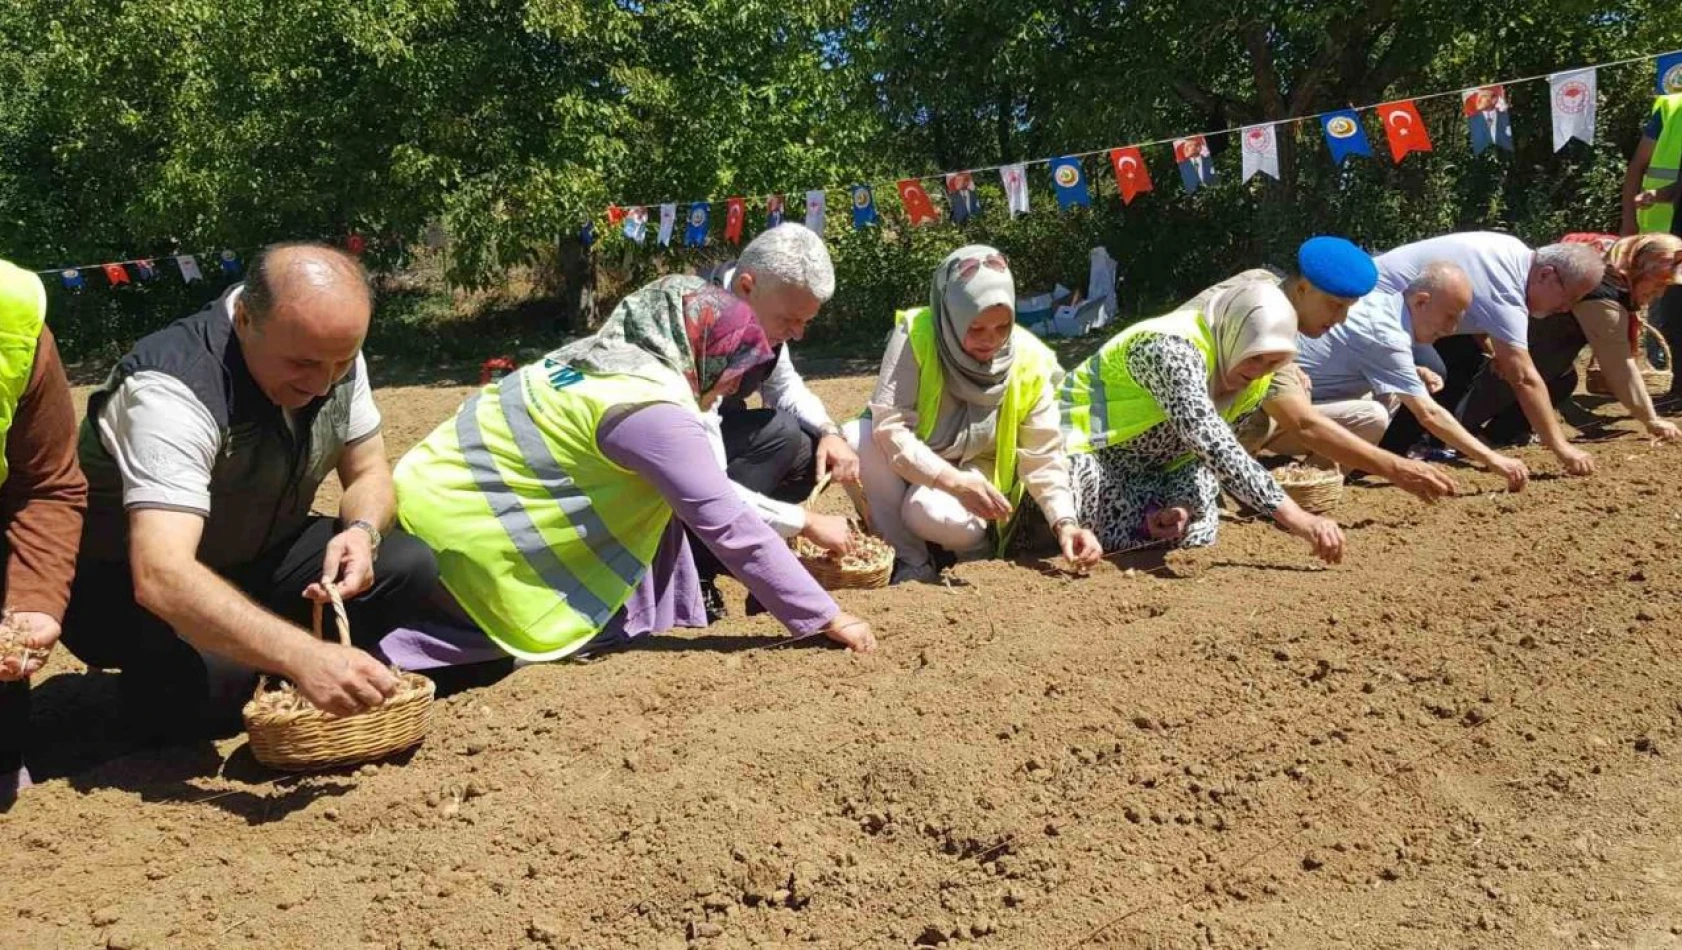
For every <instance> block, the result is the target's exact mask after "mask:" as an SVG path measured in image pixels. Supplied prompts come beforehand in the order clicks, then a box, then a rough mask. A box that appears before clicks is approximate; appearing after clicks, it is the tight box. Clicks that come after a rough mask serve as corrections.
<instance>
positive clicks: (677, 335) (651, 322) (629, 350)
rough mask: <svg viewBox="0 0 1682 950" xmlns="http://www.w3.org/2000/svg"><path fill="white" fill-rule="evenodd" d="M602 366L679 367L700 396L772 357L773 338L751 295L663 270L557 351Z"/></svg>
mask: <svg viewBox="0 0 1682 950" xmlns="http://www.w3.org/2000/svg"><path fill="white" fill-rule="evenodd" d="M552 358H553V359H555V360H557V361H559V362H565V363H570V364H572V365H574V366H577V367H579V368H581V369H586V370H591V371H593V372H598V373H629V374H636V373H638V372H646V371H647V370H648V369H649V368H650V367H651V366H659V367H664V368H665V369H668V370H671V371H673V372H676V373H680V374H682V376H683V378H684V379H686V380H688V381H689V388H690V390H691V391H692V392H693V393H694V394H695V397H696V398H697V399H699V398H700V397H701V395H702V394H704V393H706V392H707V391H709V390H711V389H713V388H714V387H716V386H717V385H718V384H719V383H721V382H725V381H728V380H731V379H735V378H739V377H740V376H741V375H742V374H743V373H746V372H747V371H748V370H750V369H753V368H754V367H755V366H758V365H759V364H761V363H763V362H765V361H766V360H769V359H770V358H771V344H770V343H769V342H768V341H767V340H766V339H765V331H764V330H762V329H760V326H759V322H758V321H757V320H755V319H754V316H753V310H752V309H751V308H750V307H749V306H748V305H747V303H746V301H742V300H738V299H737V298H736V297H735V296H733V295H732V294H730V293H729V292H728V291H726V290H724V289H722V288H719V287H714V286H712V285H711V284H709V283H707V282H706V281H704V280H702V279H700V278H699V277H689V276H684V275H674V276H670V277H662V278H660V279H659V280H656V281H654V282H653V283H651V284H648V285H646V286H644V287H642V288H641V289H640V290H637V291H636V292H635V293H632V294H631V295H630V296H628V297H626V298H625V299H624V300H621V301H620V302H619V306H617V307H614V308H613V313H612V314H611V315H610V316H609V317H608V318H607V322H606V323H604V324H602V328H601V329H600V330H598V331H596V334H595V335H594V336H591V337H586V338H584V339H582V340H578V341H576V342H574V343H570V344H568V345H567V346H564V347H562V348H561V349H560V350H557V351H556V352H555V354H554V355H553V357H552Z"/></svg>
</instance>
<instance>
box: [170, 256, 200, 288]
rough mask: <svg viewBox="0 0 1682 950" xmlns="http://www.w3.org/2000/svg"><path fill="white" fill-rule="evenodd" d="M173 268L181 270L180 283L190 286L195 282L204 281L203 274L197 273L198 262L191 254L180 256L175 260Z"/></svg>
mask: <svg viewBox="0 0 1682 950" xmlns="http://www.w3.org/2000/svg"><path fill="white" fill-rule="evenodd" d="M175 266H177V267H179V268H181V282H182V283H184V284H190V283H192V282H193V281H195V280H204V274H202V273H200V272H199V262H198V260H197V259H196V258H194V257H193V255H191V254H182V255H181V256H180V257H177V258H176V259H175Z"/></svg>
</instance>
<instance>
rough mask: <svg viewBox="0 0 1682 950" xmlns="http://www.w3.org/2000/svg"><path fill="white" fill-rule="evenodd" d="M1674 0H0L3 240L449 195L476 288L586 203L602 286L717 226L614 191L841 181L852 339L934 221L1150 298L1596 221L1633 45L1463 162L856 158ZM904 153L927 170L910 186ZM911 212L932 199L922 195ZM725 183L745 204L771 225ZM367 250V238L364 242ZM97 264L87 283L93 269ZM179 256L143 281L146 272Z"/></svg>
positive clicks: (1298, 149)
mask: <svg viewBox="0 0 1682 950" xmlns="http://www.w3.org/2000/svg"><path fill="white" fill-rule="evenodd" d="M1678 36H1682V9H1679V8H1677V7H1676V6H1675V5H1674V4H1661V3H1657V2H1655V0H1506V2H1502V3H1499V4H1498V3H1496V2H1494V0H1371V2H1356V0H1329V2H1314V3H1305V2H1288V0H1274V2H1265V3H1264V2H1259V0H1236V2H1234V3H1228V4H1187V3H1183V2H1177V0H1129V2H1128V3H1115V2H1112V0H1105V2H1098V0H1052V2H1016V3H1004V2H1000V0H975V2H971V3H967V4H961V5H954V4H949V3H943V2H942V3H937V2H933V0H861V2H858V3H847V4H843V3H837V2H834V0H809V2H806V3H801V4H783V3H772V2H767V0H732V2H725V0H641V2H638V0H366V2H358V3H343V2H330V0H10V2H9V3H6V4H3V5H0V254H3V255H5V256H8V257H10V258H13V259H16V260H19V261H22V262H25V263H28V264H32V265H34V266H40V267H47V266H55V265H62V264H69V263H83V262H88V261H100V260H110V259H115V258H127V257H133V256H142V255H145V256H152V255H165V254H168V253H170V252H172V251H178V250H204V249H207V248H218V247H241V248H244V247H252V246H256V245H260V244H262V243H264V242H267V241H270V240H274V239H276V238H281V237H296V236H322V237H331V236H335V235H342V234H345V233H348V232H350V231H356V232H359V233H363V234H366V235H370V236H374V237H376V238H378V237H387V236H389V237H395V238H401V239H405V240H413V239H415V238H417V237H418V236H419V235H420V233H421V231H422V229H423V227H424V226H425V224H426V223H427V222H429V221H434V220H437V221H442V222H443V223H444V224H445V226H446V228H447V229H448V231H449V233H450V235H451V239H452V246H451V252H450V255H449V275H450V277H451V279H452V280H453V281H454V282H455V283H456V284H458V285H461V286H486V285H490V284H494V283H496V282H497V281H499V280H500V279H501V277H502V275H503V274H504V273H505V272H506V270H507V269H508V268H509V267H510V266H513V265H518V264H522V263H526V262H530V261H532V260H534V259H538V258H539V257H542V256H544V255H552V254H553V252H554V249H555V247H556V245H557V242H558V241H565V240H566V237H567V236H568V235H572V234H574V233H575V232H576V230H577V228H578V226H579V224H580V223H581V222H582V221H583V220H585V219H586V218H587V217H590V216H598V229H599V230H600V231H601V232H602V234H603V240H602V243H601V244H600V245H599V246H598V249H597V260H598V264H599V265H600V268H601V269H602V270H604V271H605V272H607V273H608V274H609V276H610V277H611V278H612V279H611V280H610V281H609V282H608V283H610V284H611V285H612V286H615V287H617V286H622V285H625V284H628V283H630V282H633V281H635V280H640V279H643V278H645V277H647V276H651V275H652V274H653V273H654V272H655V271H657V270H659V269H664V268H673V267H686V266H694V265H697V264H701V263H707V262H710V261H712V260H715V259H718V258H721V257H723V256H726V255H728V253H729V252H730V249H729V248H725V247H718V246H716V244H717V242H718V241H719V239H720V237H721V235H722V220H723V216H722V214H721V213H720V214H718V215H717V217H716V222H717V224H716V225H715V230H714V239H713V240H714V242H715V246H714V247H712V248H708V249H705V250H703V251H699V252H697V251H688V250H678V249H673V250H669V251H661V252H655V251H652V250H649V249H633V248H630V247H629V246H628V245H627V244H626V242H625V241H624V240H623V239H622V238H621V237H619V236H618V235H617V234H615V233H611V231H610V229H608V228H606V226H605V222H600V221H599V214H600V211H601V209H602V208H603V207H605V205H606V204H607V203H609V202H610V201H618V202H620V203H622V204H626V203H637V204H650V205H653V204H658V203H659V202H662V201H676V202H680V203H681V202H686V201H688V200H691V199H698V198H704V197H710V198H712V199H713V200H714V201H715V202H718V201H722V200H723V199H724V198H726V197H728V196H731V195H745V196H759V195H763V194H765V193H768V192H773V191H778V192H786V193H787V194H788V195H789V197H790V199H791V200H790V202H789V211H790V217H791V218H794V219H798V218H799V212H800V207H801V197H802V195H803V192H804V190H805V189H807V188H809V187H824V188H827V189H829V191H830V195H831V205H832V208H831V215H830V221H831V223H830V228H829V235H828V237H829V238H830V239H831V241H832V244H833V245H834V248H835V253H836V257H837V263H838V269H839V271H840V283H841V289H840V292H839V294H838V297H837V300H836V302H835V305H834V306H833V307H832V308H831V312H832V314H833V315H834V319H832V320H830V321H829V323H828V326H829V330H828V332H831V333H840V332H843V331H844V330H856V331H858V332H861V333H865V334H872V333H875V332H878V331H879V330H880V329H881V328H883V327H885V326H886V325H887V321H888V319H889V318H890V315H891V312H892V309H893V308H894V307H895V306H901V305H904V304H907V303H911V302H915V301H917V300H919V299H920V298H921V297H922V295H923V294H924V293H925V292H926V291H925V289H924V288H925V287H926V281H927V275H928V271H929V269H930V268H931V267H932V266H933V264H934V263H935V262H936V261H937V260H938V259H939V258H940V257H941V256H942V254H944V252H945V251H946V250H949V249H950V248H952V247H954V246H956V245H957V244H958V243H961V242H966V241H971V240H984V241H991V242H994V243H997V244H998V245H1000V246H1001V247H1002V248H1004V249H1005V250H1006V252H1007V253H1009V254H1010V255H1011V257H1012V259H1013V261H1015V262H1016V267H1017V272H1018V274H1019V276H1020V278H1021V281H1022V283H1023V284H1024V285H1025V287H1024V290H1025V291H1034V290H1043V289H1049V287H1050V286H1051V284H1052V283H1053V282H1055V281H1058V280H1061V281H1062V282H1064V283H1065V284H1068V285H1070V286H1080V285H1081V284H1083V283H1084V279H1085V268H1086V254H1087V250H1088V249H1089V248H1090V247H1092V246H1094V245H1095V244H1103V245H1105V246H1106V247H1108V248H1109V249H1110V251H1111V253H1112V254H1113V255H1114V256H1115V257H1116V258H1117V259H1118V260H1119V261H1120V262H1121V264H1122V268H1123V273H1124V275H1125V278H1126V280H1127V283H1126V285H1125V287H1124V295H1125V299H1126V300H1127V301H1128V304H1129V306H1130V307H1132V308H1134V309H1136V310H1139V311H1144V310H1149V309H1151V308H1154V307H1157V306H1160V305H1162V304H1164V303H1167V302H1172V301H1175V300H1177V299H1179V298H1180V297H1183V296H1184V295H1185V294H1186V293H1188V292H1189V291H1192V290H1195V289H1196V288H1197V287H1199V286H1201V285H1202V284H1203V283H1204V282H1207V281H1208V280H1212V279H1214V278H1217V277H1219V276H1221V275H1223V274H1225V273H1227V272H1229V271H1231V270H1235V269H1237V268H1239V267H1243V266H1248V265H1250V264H1253V263H1256V262H1261V261H1272V262H1275V263H1278V262H1284V261H1287V260H1288V255H1289V252H1290V249H1291V248H1292V247H1294V246H1295V244H1296V243H1297V242H1298V241H1300V240H1301V238H1302V237H1304V236H1305V235H1307V234H1310V233H1314V232H1323V231H1332V232H1338V233H1345V234H1348V235H1350V236H1352V237H1354V238H1356V239H1357V240H1361V241H1363V242H1365V243H1367V244H1369V245H1371V246H1374V247H1382V246H1385V245H1388V244H1392V243H1396V242H1400V241H1404V240H1408V239H1411V238H1414V237H1418V236H1421V235H1425V234H1430V233H1434V232H1439V231H1443V230H1447V229H1450V228H1466V227H1496V228H1505V229H1509V230H1513V231H1515V232H1517V233H1519V234H1521V235H1522V236H1524V237H1526V238H1529V239H1531V240H1545V239H1547V238H1551V237H1553V236H1555V235H1557V234H1558V233H1560V232H1562V231H1565V230H1578V229H1586V228H1609V227H1612V226H1614V225H1615V224H1616V202H1617V193H1618V181H1619V179H1620V176H1621V173H1622V167H1623V162H1624V158H1625V156H1626V155H1627V154H1628V152H1629V151H1630V150H1631V149H1632V148H1633V145H1634V141H1635V137H1636V134H1637V129H1638V127H1639V124H1640V121H1641V118H1642V116H1643V114H1644V112H1645V110H1646V108H1647V106H1648V104H1649V103H1650V101H1651V82H1652V66H1651V64H1650V63H1642V64H1637V65H1632V66H1627V67H1619V68H1613V69H1607V70H1603V71H1602V73H1601V90H1602V93H1601V100H1602V101H1601V120H1600V131H1601V141H1600V142H1598V143H1597V144H1596V145H1594V146H1593V147H1585V146H1582V145H1580V144H1573V145H1571V146H1570V147H1568V148H1567V149H1566V151H1565V152H1563V153H1561V154H1558V155H1556V154H1554V153H1553V151H1552V144H1551V141H1550V136H1549V128H1548V114H1549V113H1548V103H1547V97H1546V86H1545V85H1544V84H1541V83H1532V84H1525V85H1522V86H1517V87H1515V88H1513V89H1512V90H1511V91H1510V92H1511V99H1512V115H1513V125H1514V129H1515V137H1516V139H1517V142H1518V151H1517V153H1516V154H1512V155H1508V154H1505V153H1501V154H1489V155H1484V156H1476V157H1474V156H1472V155H1470V154H1469V150H1468V148H1467V146H1466V133H1465V127H1464V123H1463V121H1462V120H1461V119H1460V118H1459V116H1458V114H1457V105H1458V103H1457V101H1456V100H1454V99H1452V98H1446V99H1440V100H1434V101H1431V102H1427V103H1424V104H1423V105H1422V110H1423V111H1424V113H1425V116H1426V118H1427V120H1428V122H1429V123H1430V126H1431V131H1432V135H1433V137H1434V139H1435V142H1436V151H1435V152H1433V153H1432V154H1429V155H1416V156H1413V157H1410V158H1409V159H1408V160H1407V161H1406V162H1405V163H1404V164H1403V165H1402V166H1400V167H1396V166H1393V165H1391V163H1390V162H1389V160H1388V156H1387V155H1386V154H1385V149H1384V144H1383V137H1382V130H1381V129H1379V128H1377V126H1376V125H1375V124H1369V128H1368V134H1369V137H1370V138H1371V139H1372V141H1373V145H1374V150H1375V153H1376V155H1375V158H1373V159H1371V160H1363V159H1355V160H1352V161H1351V162H1350V163H1349V164H1348V165H1347V166H1346V167H1344V168H1337V167H1334V166H1333V165H1332V164H1331V162H1330V159H1329V156H1328V155H1327V153H1326V150H1325V146H1324V144H1323V142H1322V140H1321V138H1320V133H1319V128H1318V126H1317V124H1314V123H1303V124H1300V125H1295V126H1289V127H1281V130H1282V132H1283V134H1282V136H1281V138H1282V140H1283V151H1284V156H1283V157H1284V178H1285V181H1283V182H1279V183H1275V182H1272V181H1254V182H1251V183H1250V184H1248V185H1244V184H1241V183H1239V181H1238V177H1239V175H1238V161H1237V156H1236V154H1235V150H1233V149H1232V146H1234V145H1236V139H1234V138H1231V137H1220V138H1216V139H1214V140H1213V141H1212V143H1211V144H1212V145H1213V146H1214V147H1215V148H1217V149H1219V150H1221V152H1222V153H1223V154H1218V155H1217V164H1218V166H1219V168H1220V173H1221V177H1222V180H1221V182H1220V183H1219V184H1218V185H1217V186H1215V187H1213V188H1210V189H1206V190H1205V191H1204V192H1202V193H1200V194H1199V195H1197V196H1195V197H1188V196H1185V195H1182V194H1181V193H1180V189H1179V184H1178V176H1177V174H1176V172H1175V169H1174V166H1173V164H1172V161H1171V158H1170V156H1169V154H1168V149H1167V148H1166V147H1165V146H1163V147H1157V148H1154V149H1151V150H1148V151H1147V159H1148V161H1149V163H1150V171H1151V174H1152V176H1153V178H1154V179H1155V182H1156V190H1155V192H1153V193H1151V194H1148V195H1145V196H1143V197H1141V198H1140V199H1139V200H1138V201H1136V202H1135V203H1134V204H1133V205H1132V206H1130V207H1123V206H1122V205H1121V203H1120V200H1119V198H1118V196H1117V195H1116V192H1115V186H1114V182H1113V179H1112V178H1111V177H1110V175H1109V171H1108V167H1107V162H1105V161H1104V160H1103V158H1102V157H1101V156H1094V157H1091V158H1089V159H1088V160H1087V163H1086V166H1087V171H1088V174H1089V177H1090V180H1091V182H1092V184H1093V186H1094V189H1095V192H1096V195H1095V205H1094V208H1093V209H1092V210H1091V211H1086V212H1075V213H1072V214H1069V215H1062V214H1059V213H1058V212H1057V211H1056V210H1055V206H1054V203H1053V201H1052V197H1051V193H1050V188H1049V182H1048V181H1047V180H1046V172H1045V170H1044V168H1043V167H1039V168H1035V169H1032V170H1031V177H1032V178H1034V180H1035V193H1034V205H1035V207H1034V211H1033V213H1031V214H1030V215H1028V216H1026V217H1024V218H1020V219H1016V220H1012V219H1010V218H1009V216H1008V215H1007V214H1006V213H1005V210H1004V202H1003V199H1002V195H1000V194H999V193H998V190H997V187H996V178H995V177H994V176H992V175H991V174H987V173H984V174H982V175H980V176H978V177H979V178H980V180H981V181H982V182H983V183H984V193H983V200H984V202H985V204H986V211H985V213H984V214H983V215H982V216H981V217H980V218H978V219H976V220H975V221H973V222H972V223H970V224H969V225H966V226H965V227H963V228H958V227H955V226H951V225H944V224H943V225H939V226H935V227H930V228H923V229H916V230H911V229H908V228H906V227H905V226H904V222H903V220H902V217H901V215H900V214H899V209H898V202H897V200H896V199H895V197H894V195H893V193H892V191H891V189H888V188H880V189H879V190H878V202H879V204H880V205H881V206H882V211H883V216H884V224H883V226H882V227H881V228H878V229H874V230H871V231H868V232H864V233H854V232H852V231H851V229H850V227H849V226H848V224H847V221H846V214H845V211H846V207H845V202H844V200H843V195H844V193H843V192H842V191H841V189H842V188H844V186H846V185H847V184H849V183H852V182H855V181H860V180H877V181H880V180H883V179H892V178H895V177H900V176H902V175H905V174H932V173H935V172H937V171H943V170H955V169H962V168H972V167H983V166H992V165H996V164H998V163H1001V162H1008V161H1020V160H1023V159H1035V158H1042V157H1046V156H1051V155H1058V154H1066V153H1072V152H1084V151H1090V150H1096V149H1103V148H1107V147H1111V146H1117V145H1123V144H1129V143H1132V142H1144V141H1154V140H1159V139H1163V138H1166V137H1169V136H1172V135H1175V134H1179V133H1185V132H1194V131H1202V130H1211V129H1220V128H1226V127H1230V126H1237V125H1242V124H1246V123H1252V122H1258V121H1281V120H1287V119H1290V118H1292V117H1295V116H1301V115H1305V114H1309V113H1314V112H1318V111H1321V110H1325V109H1330V108H1338V107H1342V106H1346V105H1366V104H1371V103H1374V102H1379V101H1384V100H1387V99H1390V98H1397V97H1404V96H1407V95H1410V94H1417V93H1420V92H1426V91H1437V90H1445V89H1456V88H1460V87H1465V86H1471V85H1475V84H1478V83H1480V82H1485V81H1491V80H1496V79H1502V78H1511V77H1514V76H1524V75H1535V74H1542V73H1546V72H1549V71H1551V70H1556V69H1563V68H1569V67H1572V66H1576V65H1580V64H1586V63H1592V62H1602V61H1609V60H1613V59H1618V58H1622V57H1626V56H1632V55H1640V54H1646V53H1652V52H1657V51H1661V50H1664V49H1667V48H1669V47H1670V46H1673V45H1675V38H1676V37H1678ZM938 190H939V189H938V187H934V186H933V183H931V191H935V192H938ZM936 201H937V204H939V203H940V199H939V197H938V194H937V197H936ZM762 216H763V211H762V208H761V207H760V206H759V205H758V203H757V202H756V203H755V204H754V205H753V206H750V209H749V215H748V219H749V233H750V234H751V233H752V231H753V230H755V229H756V228H757V227H758V225H759V222H760V221H761V220H762ZM387 263H390V262H389V261H388V262H387ZM90 284H94V285H102V281H100V280H99V278H97V277H93V278H92V279H91V280H90ZM164 285H169V286H164ZM214 289H215V288H214V286H210V287H205V286H198V287H194V288H183V287H180V286H179V285H178V284H177V283H175V282H174V281H172V280H166V281H162V282H160V284H159V285H156V286H153V287H149V288H146V289H144V290H135V291H133V292H129V291H128V290H126V289H125V291H124V292H123V293H107V292H105V291H103V289H96V290H93V291H90V292H87V293H85V294H83V295H82V296H81V297H80V298H77V299H69V298H68V295H62V294H61V295H58V297H61V298H64V299H56V298H55V309H56V310H57V311H58V312H59V313H61V314H64V313H68V314H71V315H72V316H73V317H74V319H73V320H72V321H71V325H70V326H69V327H67V328H66V331H65V332H66V334H67V336H68V338H69V339H68V341H67V342H68V344H69V345H68V347H67V348H69V349H71V350H73V351H76V350H90V349H92V348H94V347H97V346H105V347H111V346H120V345H122V343H123V342H125V341H126V339H128V338H130V337H132V336H133V335H134V333H135V332H138V330H140V329H143V328H144V327H145V326H147V325H151V324H155V323H157V322H159V321H161V320H165V319H168V318H170V317H172V316H175V315H178V314H179V313H180V312H182V311H183V310H184V309H186V308H188V307H190V306H192V305H195V304H196V303H198V302H200V301H202V300H203V299H204V298H205V297H206V296H207V295H208V293H210V292H212V291H214Z"/></svg>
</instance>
